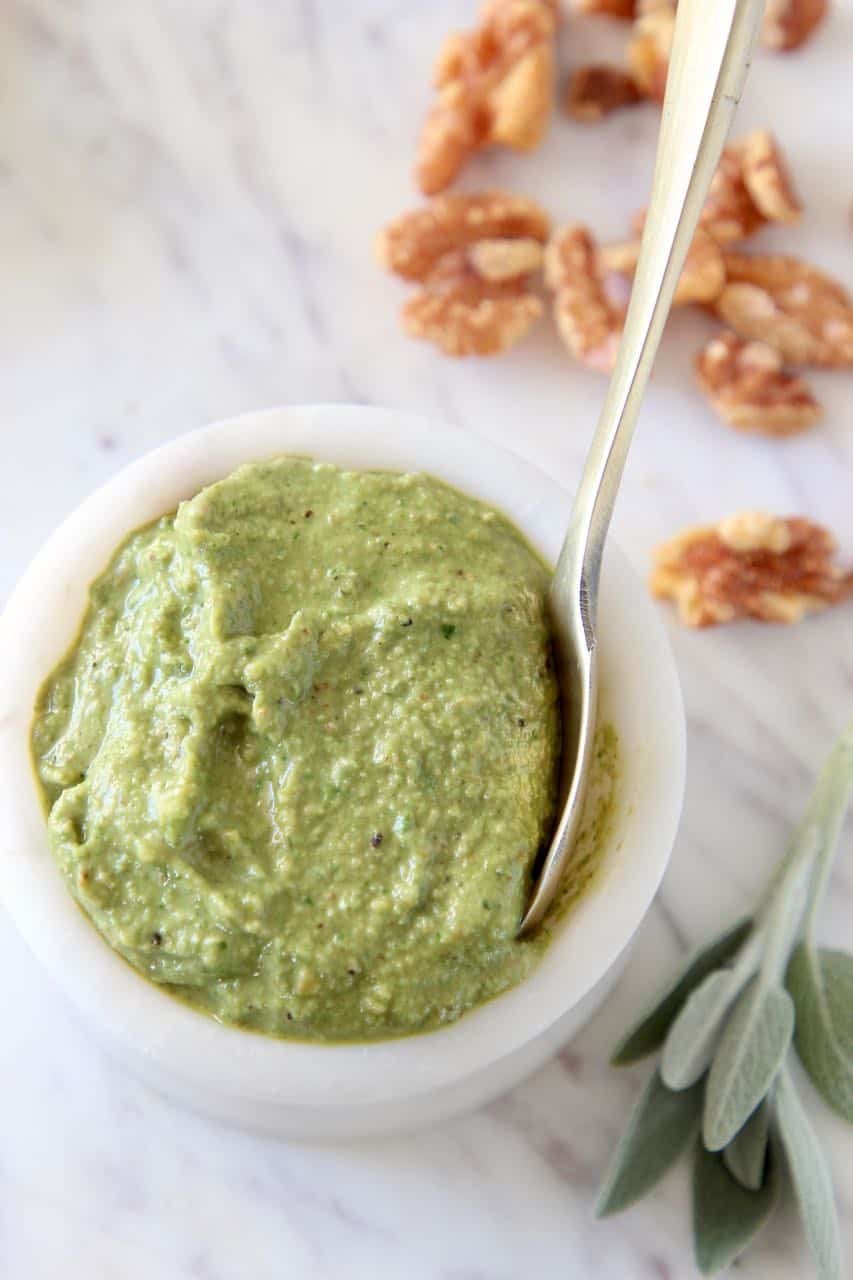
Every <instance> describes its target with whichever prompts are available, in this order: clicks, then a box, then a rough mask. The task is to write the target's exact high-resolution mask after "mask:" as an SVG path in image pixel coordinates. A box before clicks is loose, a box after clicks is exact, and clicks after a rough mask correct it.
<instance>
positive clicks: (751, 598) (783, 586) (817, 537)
mask: <svg viewBox="0 0 853 1280" xmlns="http://www.w3.org/2000/svg"><path fill="white" fill-rule="evenodd" d="M834 552H835V542H834V539H833V538H832V536H831V535H830V534H829V533H828V532H827V531H826V530H825V529H823V528H821V526H820V525H817V524H812V523H811V522H810V521H808V520H804V519H801V518H798V517H789V518H784V519H783V518H779V517H776V516H770V515H765V514H764V513H762V512H757V511H755V512H745V513H744V514H742V515H737V516H732V517H730V518H729V519H727V520H722V521H721V522H720V523H719V524H717V525H710V526H707V527H703V528H697V529H688V530H686V531H685V532H684V533H681V534H679V535H678V537H676V538H673V539H672V540H671V541H670V542H667V543H665V544H664V545H663V546H662V547H659V548H658V550H657V552H656V555H655V568H654V571H653V573H652V576H651V581H650V586H651V590H652V593H653V594H654V595H656V596H658V597H660V598H661V599H667V600H672V601H674V602H675V604H676V605H677V607H678V614H679V619H680V621H681V622H683V623H684V624H685V625H686V626H688V627H711V626H716V625H718V624H719V623H724V622H734V621H736V620H737V619H739V618H755V619H757V620H758V621H760V622H799V621H800V620H801V619H802V618H805V617H806V616H807V615H808V614H810V613H817V612H819V611H821V610H823V609H826V608H828V607H829V606H830V605H833V604H838V603H840V602H841V601H842V600H846V599H849V598H850V597H851V596H853V573H847V572H844V571H842V570H841V569H840V568H839V567H838V566H837V565H835V564H834V563H833V559H832V557H833V554H834Z"/></svg>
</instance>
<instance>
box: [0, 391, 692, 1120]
mask: <svg viewBox="0 0 853 1280" xmlns="http://www.w3.org/2000/svg"><path fill="white" fill-rule="evenodd" d="M278 453H294V454H302V455H306V456H311V457H314V458H319V459H324V460H327V461H330V462H335V463H338V464H340V465H342V466H345V467H351V468H361V469H366V468H386V469H393V470H401V471H404V470H405V471H414V470H422V471H428V472H431V473H432V474H434V475H436V476H439V477H441V478H442V479H444V480H447V481H449V482H450V483H451V484H454V485H456V486H457V487H458V488H460V489H462V490H465V491H466V492H468V493H471V494H473V495H474V496H476V497H478V498H482V499H484V500H486V501H487V502H491V503H494V504H495V505H496V506H498V507H500V508H501V509H502V510H504V511H505V512H507V514H508V515H509V516H510V517H511V518H512V519H513V520H514V521H515V522H516V524H517V525H518V526H519V527H520V528H521V529H522V530H523V531H524V532H525V534H526V535H527V537H528V538H529V539H530V541H531V542H532V543H533V545H534V546H536V547H537V548H538V549H539V550H540V552H541V553H542V554H544V555H545V556H547V557H549V558H550V559H552V560H553V558H554V557H555V556H556V553H557V551H558V549H559V545H560V541H561V539H562V535H563V530H564V527H565V524H566V519H567V516H568V511H569V497H568V495H567V494H566V493H565V492H564V491H563V490H562V489H560V488H559V487H558V486H557V485H556V484H555V483H554V482H553V481H552V480H550V479H548V478H547V477H546V476H545V475H543V474H542V473H541V472H539V471H537V470H536V469H535V468H534V467H532V466H530V465H528V464H527V463H525V462H522V461H521V460H520V459H518V458H516V457H513V456H512V455H511V454H508V453H504V452H502V451H500V450H498V449H496V448H494V447H493V446H491V445H489V444H487V443H485V442H484V441H482V440H479V439H477V438H476V437H474V436H471V435H468V434H464V433H462V432H458V431H452V430H449V429H447V428H444V427H442V426H437V425H435V424H432V423H428V422H424V421H422V420H420V419H413V418H410V417H408V416H406V415H404V414H401V413H397V412H394V411H391V410H379V409H372V408H361V407H346V406H339V405H330V406H320V407H314V408H286V409H274V410H271V411H269V412H266V413H260V414H252V415H248V416H245V417H241V418H237V419H232V420H231V421H228V422H223V423H219V424H216V425H214V426H211V427H208V428H206V429H205V430H202V431H196V432H194V433H192V434H191V435H186V436H183V437H181V438H179V439H178V440H176V441H174V442H173V443H171V444H169V445H166V446H165V448H162V449H159V450H157V451H156V452H154V453H152V454H149V455H148V456H147V457H144V458H142V459H141V461H139V462H137V463H135V464H134V465H133V466H131V467H128V468H127V469H126V470H125V471H122V472H121V473H120V474H119V475H117V476H116V477H115V478H114V479H112V480H111V481H109V482H108V483H107V484H106V485H104V487H103V488H101V489H99V490H98V492H97V493H95V494H93V495H92V497H90V498H89V499H88V500H87V501H86V502H84V503H83V505H82V506H81V507H80V508H79V509H78V510H77V511H76V512H75V513H74V514H73V515H72V516H71V517H70V518H69V519H68V520H67V521H66V522H65V524H64V525H63V526H62V527H61V528H60V529H59V530H58V532H57V533H55V534H54V536H53V537H52V538H51V539H50V541H49V542H48V543H47V544H46V546H45V547H44V548H43V549H42V551H41V552H40V553H39V555H38V556H37V557H36V559H35V560H34V561H33V563H32V564H31V565H30V567H29V569H28V570H27V572H26V573H25V575H24V577H23V578H22V580H21V582H20V584H19V585H18V587H17V589H16V590H15V592H14V594H13V596H12V598H11V600H10V601H9V604H8V606H7V608H6V611H5V613H4V615H3V618H2V620H0V894H2V901H3V904H4V906H5V907H6V909H7V910H8V912H9V913H10V915H11V916H12V918H13V919H14V921H15V922H16V924H17V926H18V928H19V929H20V931H21V933H22V934H23V935H24V937H25V938H26V940H27V942H28V943H29V945H30V947H31V948H32V950H33V951H34V952H35V954H36V955H37V956H38V958H39V959H40V960H41V962H42V963H43V964H44V966H45V967H46V969H47V970H48V971H49V972H50V974H51V975H52V976H53V977H54V979H55V980H56V982H57V983H59V984H60V986H61V987H63V988H64V989H65V991H66V992H67V994H68V996H69V998H70V999H71V1000H72V1001H73V1002H74V1004H75V1005H76V1006H77V1007H78V1008H79V1009H80V1010H81V1011H82V1013H83V1014H84V1016H85V1018H86V1019H87V1021H88V1022H89V1023H90V1024H91V1026H92V1027H93V1028H94V1029H95V1030H96V1031H97V1033H98V1034H99V1035H100V1036H101V1038H102V1039H103V1040H104V1042H105V1043H106V1044H107V1046H108V1047H109V1048H110V1049H111V1050H112V1051H113V1052H114V1053H115V1054H116V1055H117V1056H118V1057H120V1058H121V1059H122V1060H123V1061H124V1062H125V1063H126V1064H127V1065H128V1066H129V1067H131V1068H132V1069H133V1070H134V1071H135V1072H137V1073H138V1074H139V1075H141V1076H144V1077H145V1078H146V1079H147V1080H149V1081H150V1082H151V1083H152V1084H153V1085H155V1086H156V1087H158V1088H160V1089H161V1090H163V1091H164V1092H166V1093H168V1094H170V1095H172V1096H173V1097H176V1098H178V1099H180V1100H182V1101H184V1102H186V1103H187V1104H188V1105H190V1106H192V1107H195V1108H198V1109H199V1110H203V1111H206V1112H209V1113H210V1114H212V1115H216V1116H219V1117H221V1118H225V1119H228V1120H231V1121H234V1122H236V1123H239V1124H245V1125H248V1126H251V1127H254V1128H257V1129H260V1130H263V1131H266V1132H271V1133H278V1134H286V1135H292V1136H299V1137H323V1138H335V1137H344V1136H352V1135H358V1134H366V1133H379V1132H390V1131H393V1130H397V1129H403V1128H407V1127H411V1126H415V1125H418V1124H423V1123H425V1122H429V1121H432V1120H436V1119H438V1118H440V1117H443V1116H447V1115H450V1114H452V1113H454V1112H457V1111H460V1110H462V1109H464V1108H467V1107H472V1106H475V1105H477V1104H479V1103H482V1102H485V1101H487V1100H488V1099H490V1098H492V1097H494V1096H495V1095H497V1094H498V1093H500V1092H501V1091H502V1090H504V1089H506V1088H508V1087H509V1086H510V1085H512V1084H514V1083H515V1082H516V1081H517V1080H519V1079H520V1078H521V1077H522V1076H523V1075H525V1074H526V1073H527V1072H529V1071H531V1070H532V1069H533V1068H534V1067H536V1066H538V1065H539V1064H540V1063H542V1062H543V1061H544V1060H545V1059H546V1058H547V1057H548V1056H549V1055H550V1054H551V1053H552V1052H553V1050H554V1049H555V1048H556V1047H557V1046H558V1045H559V1044H561V1043H563V1042H564V1041H565V1040H566V1039H567V1038H568V1037H569V1036H570V1035H571V1034H572V1033H573V1032H574V1031H576V1030H577V1028H578V1027H579V1026H580V1025H581V1023H582V1022H583V1021H584V1020H585V1019H586V1018H588V1017H589V1015H590V1014H591V1013H592V1012H593V1010H594V1009H595V1008H596V1007H597V1006H598V1005H599V1004H600V1002H601V1001H602V1000H603V999H604V997H605V995H606V994H607V992H608V991H609V989H610V987H611V986H612V985H613V983H614V981H615V979H616V976H617V974H618V971H619V969H620V967H621V966H620V962H624V959H625V957H626V954H627V952H626V948H627V946H628V943H629V942H630V940H631V937H632V935H633V934H634V932H635V931H636V929H637V927H638V925H639V924H640V922H641V921H642V919H643V916H644V915H645V913H646V911H647V910H648V908H649V905H650V903H651V901H652V898H653V896H654V894H655V890H656V889H657V886H658V884H659V882H660V879H661V877H662V875H663V872H664V869H665V868H666V864H667V861H668V859H669V855H670V851H671V848H672V844H673V841H674V837H675V832H676V827H677V823H678V817H679V812H680V808H681V801H682V794H683V787H684V768H685V734H684V714H683V709H682V703H681V695H680V690H679V684H678V679H677V676H676V673H675V669H674V665H673V660H672V656H671V653H670V650H669V646H668V643H667V640H666V637H665V634H664V630H663V627H662V626H661V623H660V621H659V620H658V618H657V616H656V614H655V610H654V608H653V607H652V605H651V604H650V602H649V600H648V597H647V595H646V592H645V590H644V588H643V587H642V585H641V584H640V583H639V582H638V581H637V579H636V577H635V575H634V574H633V573H632V572H631V570H630V569H629V567H628V565H627V563H626V562H625V560H624V559H623V557H622V556H621V555H620V554H619V553H618V552H617V551H616V550H615V549H613V548H611V549H610V551H609V553H608V555H607V557H606V561H605V568H604V575H603V591H602V599H601V617H600V631H601V672H602V703H603V706H602V711H603V715H604V717H605V718H607V719H611V720H612V721H613V723H614V724H615V726H616V729H617V731H618V734H619V739H620V746H621V753H622V777H621V783H620V789H619V799H618V812H617V815H616V820H615V823H614V825H613V829H612V833H611V836H610V839H609V844H608V848H607V850H606V854H605V859H604V866H603V871H602V873H601V874H600V875H599V877H598V878H597V880H596V881H595V883H594V884H593V886H592V887H591V888H590V890H589V891H588V892H587V894H586V895H585V897H584V898H583V900H582V901H581V903H580V904H579V906H578V907H577V908H576V909H575V910H574V911H573V912H572V913H571V914H570V915H569V917H568V919H567V921H566V922H565V924H564V925H563V926H562V927H561V929H560V931H559V933H558V935H557V937H556V938H555V939H554V942H553V944H552V946H551V947H550V949H549V950H548V952H547V954H546V956H545V958H544V960H543V962H542V964H541V965H540V967H539V968H538V969H537V970H536V972H535V973H534V974H533V975H532V976H531V977H530V978H528V979H527V981H526V982H524V983H522V984H521V985H520V986H519V987H516V988H515V989H514V990H512V991H509V992H507V993H506V994H505V995H502V996H500V997H499V998H497V999H495V1000H493V1001H491V1003H489V1004H486V1005H484V1006H483V1007H481V1008H479V1009H476V1010H474V1011H473V1012H471V1013H469V1014H467V1015H466V1016H465V1017H463V1018H462V1019H460V1020H459V1021H458V1022H456V1023H455V1024H453V1025H452V1026H450V1027H446V1028H443V1029H441V1030H439V1031H432V1032H429V1033H427V1034H425V1035H420V1036H414V1037H409V1038H407V1039H401V1040H390V1041H384V1042H381V1043H374V1044H365V1045H331V1046H326V1045H317V1044H305V1043H295V1042H288V1041H281V1040H273V1039H268V1038H265V1037H263V1036H260V1035H255V1034H252V1033H250V1032H246V1031H240V1030H237V1029H234V1028H231V1027H225V1026H220V1025H219V1024H218V1023H216V1022H214V1021H213V1020H212V1019H210V1018H208V1017H206V1016H205V1015H203V1014H200V1013H196V1012H195V1011H193V1010H191V1009H189V1008H187V1007H186V1006H184V1005H183V1004H180V1003H179V1002H178V1001H176V1000H174V999H172V998H171V997H169V996H168V995H166V994H165V993H164V992H161V991H158V990H157V988H156V987H155V986H153V985H151V984H150V983H148V982H147V981H145V980H144V979H143V978H141V977H140V976H139V975H138V974H137V973H136V972H135V971H134V970H133V969H132V968H131V967H130V966H129V965H127V964H126V963H125V962H124V961H123V960H122V959H121V958H120V957H119V956H118V955H117V954H116V953H115V952H113V951H112V950H110V948H109V947H108V946H107V945H106V943H105V942H104V941H103V940H102V939H101V937H100V936H99V935H98V933H97V932H96V931H95V929H94V928H93V927H92V925H91V924H90V923H89V922H88V920H87V919H86V918H85V916H84V915H83V914H82V912H81V911H80V910H79V909H78V908H77V906H76V905H75V903H74V901H73V900H72V898H71V896H70V894H69V892H68V890H67V889H66V887H65V884H64V882H63V880H62V878H61V876H60V874H59V871H58V869H57V868H56V866H55V864H54V862H53V859H52V857H51V855H50V853H49V851H48V847H47V841H46V835H45V822H44V816H43V813H42V810H41V807H40V804H39V799H38V795H37V792H36V786H35V781H34V777H33V773H32V770H31V765H30V757H29V748H28V740H29V730H30V723H31V718H32V709H33V704H34V700H35V697H36V692H37V690H38V687H39V685H40V684H41V682H42V680H43V679H44V677H45V676H46V675H47V673H48V672H49V671H50V670H51V668H52V667H53V666H54V664H55V663H56V662H57V661H58V660H59V659H60V658H61V657H62V655H63V654H64V653H65V652H66V651H67V649H68V648H69V646H70V645H71V643H72V641H73V640H74V637H75V634H76V631H77V628H78V626H79V623H80V619H81V616H82V613H83V610H84V607H85V604H86V593H87V588H88V585H89V583H90V582H91V580H92V579H93V578H94V577H96V576H97V575H98V574H99V573H100V572H101V570H102V569H103V568H104V567H105V565H106V563H107V561H108V560H109V558H110V555H111V553H112V552H113V550H114V548H115V547H116V546H117V544H118V543H119V542H120V541H121V540H122V539H123V538H124V537H125V535H126V534H127V533H128V532H129V531H130V530H132V529H135V528H137V527H138V526H139V525H142V524H145V523H146V522H147V521H149V520H151V519H153V518H154V517H156V516H159V515H161V514H163V513H164V512H167V511H170V510H172V509H174V507H175V506H176V505H177V504H178V502H179V501H180V500H181V499H182V498H187V497H190V496H192V495H193V494H195V493H197V492H198V490H199V489H201V488H202V487H203V486H204V485H206V484H208V483H209V482H210V481H212V480H216V479H218V478H220V477H222V476H224V475H226V474H228V472H230V471H231V470H233V468H234V467H236V466H237V465H238V464H240V463H241V462H244V461H246V460H249V459H258V458H264V457H269V456H271V455H274V454H278Z"/></svg>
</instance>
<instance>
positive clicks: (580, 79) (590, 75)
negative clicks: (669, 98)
mask: <svg viewBox="0 0 853 1280" xmlns="http://www.w3.org/2000/svg"><path fill="white" fill-rule="evenodd" d="M640 100H641V98H640V91H639V89H638V88H637V86H636V84H635V83H634V77H633V76H631V75H629V74H628V72H627V71H623V70H622V68H621V67H612V66H610V65H609V64H608V63H606V62H601V63H598V62H594V63H590V64H589V65H588V66H585V67H578V69H577V71H573V72H572V75H571V79H570V80H569V83H568V86H567V88H566V93H565V96H564V98H563V105H564V107H565V109H566V112H567V114H568V115H570V116H572V117H573V118H574V119H575V120H580V121H582V122H583V123H584V124H590V123H594V122H595V121H598V120H601V119H602V117H603V116H608V115H610V113H611V111H618V109H619V108H620V107H630V106H633V104H634V103H636V102H639V101H640Z"/></svg>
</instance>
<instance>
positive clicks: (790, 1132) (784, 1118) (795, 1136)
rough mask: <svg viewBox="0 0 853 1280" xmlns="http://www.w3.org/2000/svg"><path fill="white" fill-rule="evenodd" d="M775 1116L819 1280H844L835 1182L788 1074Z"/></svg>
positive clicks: (782, 1075) (781, 1083) (783, 1079)
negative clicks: (834, 1190) (833, 1183)
mask: <svg viewBox="0 0 853 1280" xmlns="http://www.w3.org/2000/svg"><path fill="white" fill-rule="evenodd" d="M774 1113H775V1120H776V1128H777V1129H778V1132H779V1137H780V1139H781V1142H782V1147H783V1148H784V1151H785V1156H786V1158H787V1165H788V1172H789V1173H790V1176H791V1182H792V1184H793V1187H794V1194H795V1196H796V1198H797V1205H798V1207H799V1210H800V1217H801V1218H802V1222H803V1229H804V1231H805V1233H806V1240H807V1241H808V1245H809V1249H810V1250H811V1255H812V1257H813V1259H814V1261H815V1264H816V1266H817V1272H818V1280H842V1266H841V1235H840V1232H839V1230H838V1215H837V1213H836V1210H835V1196H834V1195H833V1192H832V1179H831V1178H830V1175H829V1169H828V1167H827V1164H826V1160H825V1159H824V1156H823V1152H822V1151H821V1149H820V1144H819V1143H818V1140H817V1136H816V1134H815V1132H814V1130H813V1129H812V1127H811V1125H810V1124H809V1122H808V1120H807V1118H806V1113H805V1111H804V1110H803V1106H802V1103H801V1102H800V1100H799V1098H798V1097H797V1092H796V1090H795V1088H794V1085H793V1083H792V1081H791V1078H790V1076H789V1075H788V1073H787V1071H782V1072H781V1073H780V1075H779V1080H778V1083H777V1085H776V1089H775V1108H774Z"/></svg>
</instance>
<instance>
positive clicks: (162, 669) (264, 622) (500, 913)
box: [33, 458, 559, 1040]
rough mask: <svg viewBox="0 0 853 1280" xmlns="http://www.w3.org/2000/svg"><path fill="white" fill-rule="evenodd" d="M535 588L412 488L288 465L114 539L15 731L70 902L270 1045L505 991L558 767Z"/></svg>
mask: <svg viewBox="0 0 853 1280" xmlns="http://www.w3.org/2000/svg"><path fill="white" fill-rule="evenodd" d="M546 583H547V573H546V570H545V568H544V567H543V566H542V564H541V563H540V562H539V560H538V559H537V557H536V556H535V555H534V553H533V552H532V551H531V550H530V549H529V548H528V546H527V544H526V543H525V542H524V541H523V539H522V537H521V535H520V534H519V533H518V532H517V531H516V530H515V528H514V527H513V526H512V525H511V524H510V523H509V522H508V521H507V520H506V519H504V518H503V517H502V516H501V515H500V514H498V513H497V512H495V511H493V510H491V509H489V508H487V507H485V506H483V505H482V504H480V503H478V502H475V501H474V500H472V499H470V498H467V497H465V496H463V495H462V494H460V493H457V492H456V491H455V490H453V489H451V488H449V487H447V486H446V485H444V484H442V483H440V482H438V481H436V480H433V479H431V478H429V477H426V476H412V475H394V474H380V473H361V474H355V473H346V472H341V471H338V470H336V469H335V468H333V467H331V466H328V465H319V464H314V463H311V462H309V461H304V460H297V459H288V458H281V459H277V460H274V461H272V462H268V463H265V464H258V465H251V466H246V467H243V468H241V469H240V470H238V471H237V472H235V473H234V474H233V475H232V476H230V477H229V478H227V479H225V480H223V481H221V482H220V483H218V484H215V485H212V486H211V487H210V488H208V489H206V490H204V491H203V492H202V493H200V494H199V495H198V496H197V497H195V498H193V499H192V500H191V501H188V502H185V503H184V504H182V506H181V507H180V508H179V510H178V511H177V513H176V514H175V515H169V516H166V517H164V518H163V519H162V520H160V521H158V522H157V523H156V524H155V525H152V526H150V527H148V528H146V529H143V530H141V531H139V532H137V533H135V534H133V535H132V536H131V537H130V538H129V539H128V541H127V542H126V543H125V545H124V546H123V547H122V548H121V549H120V550H119V551H118V553H117V554H116V556H115V558H114V559H113V561H112V563H111V564H110V566H109V568H108V569H107V570H106V572H105V573H104V574H103V576H102V577H101V578H100V579H99V580H98V581H97V582H96V583H95V584H94V586H93V588H92V592H91V605H90V609H89V612H88V614H87V616H86V618H85V620H84V623H83V628H82V631H81V634H80V637H79V639H78V642H77V644H76V646H75V648H74V650H73V652H72V653H71V654H70V656H69V657H68V658H67V659H66V660H65V662H64V663H63V664H62V665H61V666H60V667H59V668H58V669H57V670H56V671H55V672H54V674H53V675H52V676H51V678H50V680H49V681H48V683H47V684H46V686H45V688H44V689H43V691H42V693H41V696H40V701H39V705H38V707H37V710H36V718H35V722H34V728H33V751H34V759H35V764H36V768H37V771H38V774H39V777H40V779H41V782H42V786H43V790H44V795H45V798H46V801H47V804H48V808H49V819H48V821H49V829H50V839H51V845H52V848H53V852H54V854H55V856H56V859H57V861H58V863H59V865H60V867H61V869H62V871H63V873H64V875H65V877H66V879H67V881H68V883H69V885H70V887H71V890H72V892H73V893H74V895H75V897H76V899H77V901H78V902H79V904H80V906H81V907H82V908H83V910H84V911H85V912H86V913H87V914H88V915H89V916H90V917H91V919H92V921H93V922H94V924H95V925H96V926H97V928H98V929H99V930H100V932H101V933H102V934H103V935H104V937H105V938H106V940H107V941H108V942H109V943H110V945H112V946H113V947H115V948H116V949H117V950H118V951H119V952H121V954H122V955H123V956H124V957H125V958H126V959H127V960H128V961H129V962H130V963H131V964H132V965H134V966H135V967H136V968H137V969H139V970H140V971H141V972H142V973H143V974H145V975H146V976H147V977H149V978H151V979H153V980H154V981H155V982H158V983H163V984H168V985H170V986H171V988H172V989H173V990H174V991H175V992H176V993H177V994H180V995H182V996H183V997H184V998H185V999H187V1000H189V1001H190V1002H191V1003H192V1004H194V1005H196V1006H198V1007H200V1008H203V1009H205V1010H207V1011H208V1012H210V1013H211V1014H213V1015H215V1016H216V1017H217V1018H220V1019H222V1020H223V1021H225V1022H230V1023H237V1024H240V1025H245V1026H249V1027H253V1028H256V1029H259V1030H263V1031H267V1032H271V1033H274V1034H279V1035H293V1036H298V1037H301V1038H316V1039H332V1040H334V1039H348V1038H370V1037H384V1036H390V1035H396V1034H402V1033H406V1032H410V1031H415V1030H421V1029H424V1028H429V1027H433V1026H436V1025H440V1024H442V1023H445V1022H450V1021H452V1020H453V1019H455V1018H457V1017H459V1015H460V1014H462V1013H463V1012H464V1011H465V1010H466V1009H468V1008H470V1007H471V1006H473V1005H476V1004H479V1003H480V1002H482V1001H484V1000H486V999H488V998H489V997H491V996H493V995H495V994H496V993H498V992H500V991H502V990H504V989H505V988H507V987H509V986H511V985H512V984H514V983H516V982H518V981H519V980H520V979H522V978H523V977H524V976H525V975H526V974H528V973H529V972H530V970H531V969H532V967H533V966H534V965H535V964H536V962H537V961H538V959H539V957H540V955H541V952H542V949H543V947H544V945H545V943H544V941H543V940H539V941H533V942H518V941H516V940H515V937H514V934H515V930H516V927H517V923H518V920H519V918H520V915H521V912H522V908H523V904H524V902H525V897H526V894H527V891H528V885H529V876H530V870H531V864H532V862H533V859H534V858H535V856H536V853H537V851H538V849H539V848H540V845H541V844H542V842H543V840H544V839H545V838H546V836H547V833H548V830H549V822H550V819H551V817H552V811H553V805H554V802H555V775H556V768H557V763H558V755H559V717H558V703H557V688H556V683H555V678H554V675H553V671H552V664H551V657H550V643H549V632H548V627H547V624H546V619H545V612H544V593H545V587H546Z"/></svg>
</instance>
